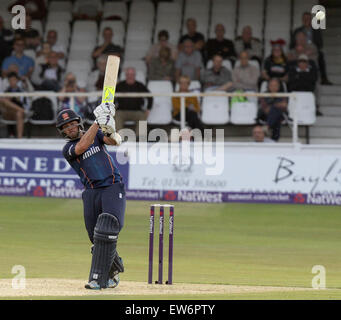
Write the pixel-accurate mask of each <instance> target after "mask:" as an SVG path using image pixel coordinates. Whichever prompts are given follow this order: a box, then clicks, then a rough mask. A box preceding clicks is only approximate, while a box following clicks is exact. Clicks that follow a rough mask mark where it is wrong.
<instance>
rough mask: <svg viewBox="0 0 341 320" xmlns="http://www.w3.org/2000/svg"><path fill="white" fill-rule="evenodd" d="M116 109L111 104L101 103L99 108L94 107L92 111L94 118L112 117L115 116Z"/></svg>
mask: <svg viewBox="0 0 341 320" xmlns="http://www.w3.org/2000/svg"><path fill="white" fill-rule="evenodd" d="M115 112H116V107H115V105H114V104H113V103H110V102H105V103H101V104H100V105H99V106H97V107H96V109H95V110H94V112H93V113H94V115H95V117H96V118H98V117H100V116H102V115H108V114H109V115H111V116H112V117H114V116H115Z"/></svg>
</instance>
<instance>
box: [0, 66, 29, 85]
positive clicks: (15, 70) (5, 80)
mask: <svg viewBox="0 0 341 320" xmlns="http://www.w3.org/2000/svg"><path fill="white" fill-rule="evenodd" d="M11 73H15V74H16V75H18V74H19V66H18V65H17V64H15V63H12V64H10V65H9V66H8V74H11ZM9 86H10V84H9V80H8V77H6V78H3V79H2V83H1V89H0V90H1V91H6V90H7V88H8V87H9ZM18 86H19V88H20V90H21V91H22V92H31V91H34V88H33V85H32V83H31V81H30V80H29V79H28V78H27V77H25V76H22V77H21V78H20V79H19V81H18Z"/></svg>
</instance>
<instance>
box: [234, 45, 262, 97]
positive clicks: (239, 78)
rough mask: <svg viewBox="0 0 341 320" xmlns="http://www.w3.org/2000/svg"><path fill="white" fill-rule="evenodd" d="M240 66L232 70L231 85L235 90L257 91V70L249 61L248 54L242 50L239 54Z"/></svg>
mask: <svg viewBox="0 0 341 320" xmlns="http://www.w3.org/2000/svg"><path fill="white" fill-rule="evenodd" d="M239 60H240V66H238V67H234V69H233V71H232V81H233V87H234V89H236V90H244V91H247V90H251V91H257V88H258V78H259V75H260V74H259V70H258V68H257V67H255V66H253V65H251V64H250V63H249V54H248V52H247V51H242V52H241V53H240V55H239Z"/></svg>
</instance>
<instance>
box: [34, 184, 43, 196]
mask: <svg viewBox="0 0 341 320" xmlns="http://www.w3.org/2000/svg"><path fill="white" fill-rule="evenodd" d="M33 196H34V197H44V196H45V192H44V190H43V188H42V187H41V186H37V187H36V188H34V190H33Z"/></svg>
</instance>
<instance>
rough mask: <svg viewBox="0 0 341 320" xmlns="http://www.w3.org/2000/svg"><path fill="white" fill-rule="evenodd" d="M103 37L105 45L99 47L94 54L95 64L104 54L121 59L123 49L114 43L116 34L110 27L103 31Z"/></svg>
mask: <svg viewBox="0 0 341 320" xmlns="http://www.w3.org/2000/svg"><path fill="white" fill-rule="evenodd" d="M102 37H103V44H101V45H100V46H97V47H96V48H95V49H94V50H93V52H92V58H93V59H94V63H95V62H96V59H97V58H98V57H99V56H100V55H102V54H113V55H115V56H119V57H121V56H122V54H123V48H122V47H120V46H118V45H116V44H114V43H113V42H112V41H113V37H114V32H113V30H112V29H111V28H110V27H106V28H104V29H103V32H102ZM121 63H122V62H121Z"/></svg>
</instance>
